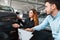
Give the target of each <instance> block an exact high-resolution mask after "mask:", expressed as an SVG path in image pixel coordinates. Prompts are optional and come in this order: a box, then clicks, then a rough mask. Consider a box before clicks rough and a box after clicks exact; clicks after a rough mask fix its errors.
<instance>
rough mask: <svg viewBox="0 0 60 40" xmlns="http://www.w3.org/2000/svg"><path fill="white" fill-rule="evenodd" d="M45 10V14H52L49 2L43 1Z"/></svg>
mask: <svg viewBox="0 0 60 40" xmlns="http://www.w3.org/2000/svg"><path fill="white" fill-rule="evenodd" d="M45 11H46V12H47V14H52V6H51V4H50V3H49V2H46V3H45Z"/></svg>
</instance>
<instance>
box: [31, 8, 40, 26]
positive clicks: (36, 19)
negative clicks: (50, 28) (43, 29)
mask: <svg viewBox="0 0 60 40" xmlns="http://www.w3.org/2000/svg"><path fill="white" fill-rule="evenodd" d="M31 10H32V11H33V20H34V24H35V26H36V25H38V24H39V22H38V16H37V11H36V10H35V9H31Z"/></svg>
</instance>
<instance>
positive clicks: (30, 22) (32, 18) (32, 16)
mask: <svg viewBox="0 0 60 40" xmlns="http://www.w3.org/2000/svg"><path fill="white" fill-rule="evenodd" d="M28 15H29V17H28V18H27V19H25V22H24V23H23V28H32V27H34V26H37V25H38V24H39V23H38V16H37V12H36V10H35V9H31V10H30V11H29V14H28Z"/></svg>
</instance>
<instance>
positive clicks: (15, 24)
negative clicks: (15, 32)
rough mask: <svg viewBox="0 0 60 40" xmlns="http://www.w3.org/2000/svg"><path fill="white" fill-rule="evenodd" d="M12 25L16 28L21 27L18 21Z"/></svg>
mask: <svg viewBox="0 0 60 40" xmlns="http://www.w3.org/2000/svg"><path fill="white" fill-rule="evenodd" d="M12 27H14V28H19V27H20V25H19V24H17V23H14V24H12Z"/></svg>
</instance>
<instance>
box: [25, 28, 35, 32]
mask: <svg viewBox="0 0 60 40" xmlns="http://www.w3.org/2000/svg"><path fill="white" fill-rule="evenodd" d="M25 30H26V31H30V32H33V31H34V30H33V29H32V28H26V29H25Z"/></svg>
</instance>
